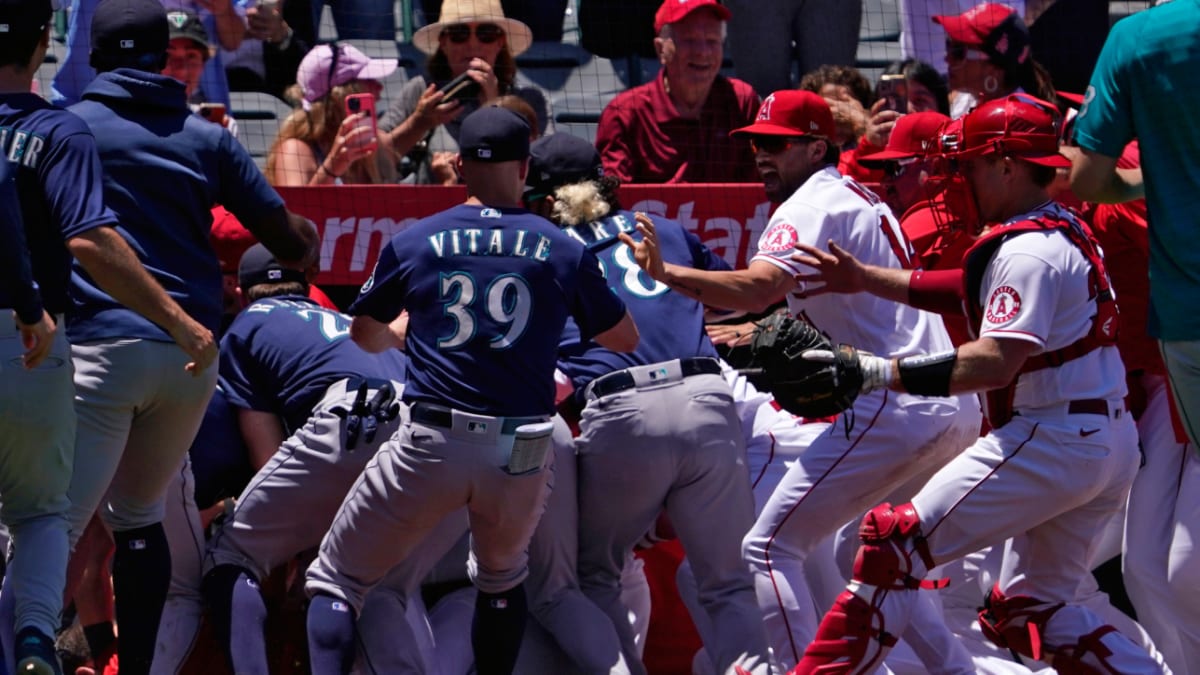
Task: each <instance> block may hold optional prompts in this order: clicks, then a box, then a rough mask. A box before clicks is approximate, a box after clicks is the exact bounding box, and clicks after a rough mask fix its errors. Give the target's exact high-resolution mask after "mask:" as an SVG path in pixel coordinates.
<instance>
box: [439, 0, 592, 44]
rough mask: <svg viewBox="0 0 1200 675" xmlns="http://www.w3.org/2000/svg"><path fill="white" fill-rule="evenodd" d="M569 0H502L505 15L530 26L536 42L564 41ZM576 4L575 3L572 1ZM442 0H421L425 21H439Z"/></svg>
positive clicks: (501, 4)
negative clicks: (564, 18)
mask: <svg viewBox="0 0 1200 675" xmlns="http://www.w3.org/2000/svg"><path fill="white" fill-rule="evenodd" d="M567 2H568V0H500V6H501V7H502V8H503V9H504V16H507V17H509V18H512V19H516V20H517V21H520V22H521V23H524V24H525V25H527V26H529V29H530V30H531V31H532V32H533V40H534V41H535V42H562V35H563V17H564V16H565V15H566V11H567ZM571 4H572V5H574V4H575V3H571ZM441 7H442V0H421V10H422V12H423V13H424V14H425V21H424V23H427V24H428V23H437V20H438V18H439V16H440V14H441Z"/></svg>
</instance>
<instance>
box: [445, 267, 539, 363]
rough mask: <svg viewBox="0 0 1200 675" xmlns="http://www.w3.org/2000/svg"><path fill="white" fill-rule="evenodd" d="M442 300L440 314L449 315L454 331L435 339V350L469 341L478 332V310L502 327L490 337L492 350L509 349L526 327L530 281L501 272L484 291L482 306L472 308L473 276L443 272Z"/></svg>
mask: <svg viewBox="0 0 1200 675" xmlns="http://www.w3.org/2000/svg"><path fill="white" fill-rule="evenodd" d="M441 299H442V301H443V302H445V305H446V306H445V307H444V308H443V310H442V311H443V313H445V314H446V316H449V317H452V318H453V319H454V323H455V329H454V332H453V333H451V334H450V335H449V336H447V337H444V338H438V343H437V344H438V349H457V348H459V347H462V346H463V345H465V344H467V343H468V342H470V341H471V340H472V339H473V338H474V337H475V334H476V333H477V332H478V331H479V320H478V318H477V317H476V315H475V312H476V311H477V310H478V309H482V310H483V312H484V314H485V315H486V317H487V318H488V319H490V321H491V322H492V323H495V324H498V327H499V328H500V329H501V330H500V331H499V332H498V334H496V335H494V336H492V337H491V338H490V340H489V342H490V345H489V346H490V347H491V348H492V349H508V348H509V347H511V346H513V344H515V343H516V341H517V340H518V339H520V337H521V335H522V334H523V333H524V332H525V328H526V327H528V326H529V317H530V315H531V314H532V312H533V292H532V291H531V290H530V288H529V282H528V281H525V279H524V278H523V277H521V276H520V275H516V274H504V275H501V276H498V277H496V278H495V279H492V282H491V283H489V284H488V286H487V288H486V289H484V291H483V297H482V303H481V304H482V307H479V308H476V309H472V307H473V305H475V299H476V285H475V279H474V278H473V277H472V276H471V275H470V274H467V273H466V272H452V273H450V274H442V277H441Z"/></svg>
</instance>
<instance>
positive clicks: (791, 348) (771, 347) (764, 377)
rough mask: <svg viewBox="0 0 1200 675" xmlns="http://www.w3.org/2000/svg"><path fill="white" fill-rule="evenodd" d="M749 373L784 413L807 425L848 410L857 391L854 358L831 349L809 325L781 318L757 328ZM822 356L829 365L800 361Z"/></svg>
mask: <svg viewBox="0 0 1200 675" xmlns="http://www.w3.org/2000/svg"><path fill="white" fill-rule="evenodd" d="M750 351H751V366H752V368H751V370H752V371H755V372H756V373H757V374H759V375H760V376H759V377H757V378H755V382H756V384H759V386H761V387H762V388H764V389H766V390H767V391H769V392H770V393H771V395H772V396H774V397H775V400H776V401H777V402H778V403H779V405H780V406H782V407H783V409H784V410H787V411H788V412H790V413H792V414H793V415H800V416H802V417H807V418H810V419H814V418H820V417H830V416H832V415H836V414H838V413H840V412H842V411H843V410H845V409H846V408H849V407H850V406H851V405H852V404H853V403H854V400H855V399H856V398H858V394H859V392H860V390H861V389H862V385H863V374H862V370H861V368H860V366H859V358H858V352H857V351H856V350H855V349H854V348H853V347H851V346H849V345H839V346H838V347H837V348H835V347H834V346H833V344H832V343H831V342H830V341H829V340H828V339H827V338H826V337H825V336H824V335H821V333H820V331H818V330H817V329H816V328H814V327H813V325H812V324H810V323H808V322H806V321H802V320H799V319H795V318H793V317H790V316H788V315H786V314H783V313H775V314H772V315H771V316H769V317H767V318H765V319H763V320H762V321H760V322H758V324H757V325H756V326H755V328H754V337H753V339H752V341H751V343H750ZM812 351H818V352H828V353H831V354H833V355H834V356H833V359H832V362H822V361H814V360H812V359H811V358H810V359H805V358H803V354H804V353H805V352H812Z"/></svg>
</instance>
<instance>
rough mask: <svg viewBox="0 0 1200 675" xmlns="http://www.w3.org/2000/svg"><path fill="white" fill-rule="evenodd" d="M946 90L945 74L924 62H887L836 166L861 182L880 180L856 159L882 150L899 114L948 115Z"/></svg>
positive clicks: (878, 173) (879, 176)
mask: <svg viewBox="0 0 1200 675" xmlns="http://www.w3.org/2000/svg"><path fill="white" fill-rule="evenodd" d="M891 78H898V79H891ZM949 94H950V92H949V91H948V90H947V88H946V80H945V78H943V77H942V75H941V74H940V73H938V71H937V70H936V69H935V68H934V67H933V66H931V65H929V64H928V63H924V62H922V61H916V60H914V59H906V60H904V61H896V62H894V63H892V64H890V65H888V67H887V68H885V69H884V71H883V73H882V75H881V76H880V79H879V82H877V83H876V85H875V96H874V99H875V100H874V103H873V104H872V105H871V109H870V110H869V111H868V113H867V114H868V115H869V117H868V118H867V122H866V129H865V131H864V133H863V135H862V136H861V137H860V138H859V139H858V143H856V144H855V145H854V147H853V148H851V149H849V150H847V151H846V152H843V153H842V154H841V157H840V158H839V160H838V170H839V171H841V172H842V173H843V174H846V175H848V176H853V177H854V178H856V179H858V180H860V181H862V182H864V183H878V182H881V181H882V180H883V179H884V174H883V173H882V172H881V171H879V170H878V169H871V168H868V167H867V166H865V165H863V164H862V163H860V162H859V160H860V159H862V158H863V157H864V156H865V155H869V154H871V153H875V152H879V151H881V150H883V148H884V146H886V145H887V144H888V136H889V135H890V134H891V132H892V127H893V126H894V125H895V124H896V120H898V119H899V118H900V116H901V115H905V114H908V113H917V112H937V113H941V114H943V115H949V114H950V96H949ZM897 213H900V211H897Z"/></svg>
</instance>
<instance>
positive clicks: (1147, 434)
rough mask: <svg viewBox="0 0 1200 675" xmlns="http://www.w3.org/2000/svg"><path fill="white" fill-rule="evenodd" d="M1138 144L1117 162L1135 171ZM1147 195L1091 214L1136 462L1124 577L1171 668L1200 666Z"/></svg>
mask: <svg viewBox="0 0 1200 675" xmlns="http://www.w3.org/2000/svg"><path fill="white" fill-rule="evenodd" d="M1138 152H1139V151H1138V143H1137V142H1134V143H1130V144H1129V145H1128V146H1127V147H1126V148H1125V151H1124V152H1123V153H1122V156H1121V158H1120V159H1119V160H1118V163H1117V166H1118V167H1120V168H1122V169H1130V168H1135V167H1137V166H1138V165H1139V164H1138ZM1146 209H1147V204H1146V200H1144V199H1139V200H1135V201H1132V202H1126V203H1123V204H1099V205H1096V206H1095V208H1094V209H1093V210H1091V212H1090V222H1091V224H1092V229H1093V231H1094V232H1095V234H1096V239H1097V241H1099V242H1100V245H1101V246H1102V247H1103V248H1104V255H1105V257H1106V258H1107V259H1109V260H1120V261H1121V264H1120V265H1115V266H1113V267H1112V268H1111V269H1110V272H1109V273H1110V276H1111V277H1112V283H1113V287H1114V288H1115V289H1116V290H1117V292H1118V297H1120V299H1121V300H1120V303H1121V332H1120V333H1119V334H1118V336H1117V348H1118V349H1119V350H1120V352H1121V360H1122V361H1124V362H1125V370H1126V377H1125V379H1126V383H1127V384H1128V386H1129V389H1130V391H1129V397H1128V400H1129V402H1130V410H1131V412H1133V414H1134V418H1135V419H1136V420H1137V425H1138V438H1139V440H1140V441H1141V448H1142V459H1143V462H1142V466H1141V467H1140V468H1139V469H1138V472H1137V477H1136V478H1134V481H1133V486H1132V487H1131V488H1130V490H1129V504H1128V510H1127V513H1126V517H1125V544H1124V547H1123V549H1124V560H1123V562H1122V566H1123V576H1124V579H1125V589H1126V591H1127V592H1128V593H1129V599H1130V601H1131V602H1132V603H1133V606H1134V609H1136V610H1137V618H1138V621H1139V622H1140V623H1141V624H1142V625H1143V626H1145V628H1146V631H1147V632H1148V633H1150V635H1151V636H1152V637H1153V638H1154V642H1155V644H1156V645H1157V646H1158V648H1159V649H1160V650H1162V652H1163V656H1164V658H1165V659H1166V661H1167V663H1168V664H1170V666H1171V669H1172V670H1173V671H1174V672H1175V673H1189V672H1200V614H1197V612H1198V611H1200V597H1197V592H1198V591H1200V584H1198V583H1197V581H1196V578H1195V574H1196V572H1195V570H1196V568H1197V564H1196V562H1197V561H1196V558H1195V556H1196V555H1197V553H1196V547H1195V546H1194V545H1192V543H1191V542H1192V539H1191V537H1190V536H1189V534H1188V533H1189V532H1193V531H1195V528H1194V524H1193V523H1195V522H1196V518H1198V517H1200V513H1198V512H1197V510H1196V508H1195V506H1194V504H1193V502H1192V497H1191V495H1194V494H1195V487H1194V486H1195V485H1196V484H1195V482H1194V481H1196V480H1197V479H1198V478H1200V469H1197V465H1198V463H1200V457H1198V456H1197V455H1196V453H1195V452H1193V450H1192V448H1191V447H1190V443H1188V442H1187V435H1186V434H1185V433H1182V430H1181V429H1179V428H1178V425H1176V424H1174V423H1173V422H1172V412H1171V401H1170V396H1169V394H1168V386H1167V378H1166V366H1165V365H1164V364H1163V360H1162V355H1161V354H1160V353H1159V350H1158V344H1157V342H1156V341H1155V339H1154V338H1153V337H1151V336H1150V335H1149V334H1148V333H1147V330H1146V325H1147V317H1148V315H1149V312H1150V285H1149V284H1150V278H1149V270H1148V262H1149V253H1150V251H1149V228H1148V224H1147V217H1146V216H1147V213H1146Z"/></svg>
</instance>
